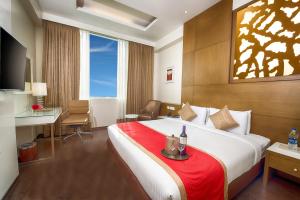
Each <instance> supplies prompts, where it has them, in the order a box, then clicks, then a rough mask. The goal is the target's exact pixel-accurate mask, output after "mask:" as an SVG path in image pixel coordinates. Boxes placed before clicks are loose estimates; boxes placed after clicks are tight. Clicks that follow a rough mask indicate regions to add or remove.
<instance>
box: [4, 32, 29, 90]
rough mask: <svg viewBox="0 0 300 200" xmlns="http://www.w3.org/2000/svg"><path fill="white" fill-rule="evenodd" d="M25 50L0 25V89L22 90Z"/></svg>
mask: <svg viewBox="0 0 300 200" xmlns="http://www.w3.org/2000/svg"><path fill="white" fill-rule="evenodd" d="M26 51H27V49H26V48H25V47H24V46H23V45H22V44H21V43H19V42H18V41H17V40H16V39H15V38H14V37H13V36H11V35H10V34H9V33H8V32H6V31H5V30H4V29H3V28H1V27H0V90H24V87H25V68H26Z"/></svg>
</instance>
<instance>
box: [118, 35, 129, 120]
mask: <svg viewBox="0 0 300 200" xmlns="http://www.w3.org/2000/svg"><path fill="white" fill-rule="evenodd" d="M127 77H128V42H127V41H125V40H118V75H117V80H118V81H117V82H118V86H117V98H118V107H119V109H118V110H119V112H118V117H119V118H123V117H124V115H125V114H126V102H127Z"/></svg>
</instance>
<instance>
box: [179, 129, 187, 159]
mask: <svg viewBox="0 0 300 200" xmlns="http://www.w3.org/2000/svg"><path fill="white" fill-rule="evenodd" d="M185 130H186V126H185V125H183V127H182V132H181V134H180V136H179V148H178V150H179V152H180V155H181V156H184V155H185V154H186V150H185V148H186V144H187V135H186V132H185Z"/></svg>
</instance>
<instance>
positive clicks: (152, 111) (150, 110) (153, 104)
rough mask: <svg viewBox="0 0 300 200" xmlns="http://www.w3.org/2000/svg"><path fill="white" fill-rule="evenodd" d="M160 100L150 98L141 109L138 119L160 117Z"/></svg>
mask: <svg viewBox="0 0 300 200" xmlns="http://www.w3.org/2000/svg"><path fill="white" fill-rule="evenodd" d="M160 105H161V102H160V101H156V100H150V101H148V103H147V104H146V106H145V107H144V108H143V109H141V111H140V114H139V117H138V119H139V120H154V119H156V118H157V117H158V115H159V111H160Z"/></svg>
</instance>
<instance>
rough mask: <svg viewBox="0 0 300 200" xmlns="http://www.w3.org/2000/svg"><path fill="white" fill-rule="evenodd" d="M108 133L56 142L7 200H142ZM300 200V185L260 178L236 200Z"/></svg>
mask: <svg viewBox="0 0 300 200" xmlns="http://www.w3.org/2000/svg"><path fill="white" fill-rule="evenodd" d="M107 137H108V136H107V132H106V130H105V129H103V130H98V131H95V135H94V137H90V136H85V137H84V138H85V142H84V143H81V142H80V140H79V138H77V137H74V138H72V139H70V140H68V141H67V142H66V143H65V144H63V143H61V142H59V141H57V143H56V150H57V151H56V158H55V159H54V160H51V161H45V162H42V163H39V164H35V165H29V166H25V167H22V168H21V169H20V176H19V177H18V178H17V180H16V182H15V184H14V185H13V186H12V188H11V189H10V190H9V192H8V193H7V195H6V197H5V198H4V199H5V200H9V199H13V200H31V199H32V200H48V199H49V200H52V199H55V200H56V199H57V200H69V199H70V200H77V199H78V200H90V199H91V200H93V199H95V200H96V199H97V200H98V199H101V200H106V199H107V200H115V199H116V200H118V199H120V200H127V199H128V200H134V199H140V198H139V195H138V194H136V193H135V191H134V190H133V187H132V186H131V183H130V182H128V181H127V180H126V178H125V176H124V175H123V174H122V171H121V170H120V168H119V166H118V165H116V163H115V160H114V159H112V156H111V154H110V151H109V150H108V149H107V145H106V140H107ZM255 199H265V200H281V199H288V200H300V185H298V184H295V183H293V182H289V181H287V180H284V179H281V178H277V177H274V178H272V179H271V180H270V182H269V184H268V186H267V187H266V188H265V189H264V188H263V187H262V178H261V177H259V178H257V179H256V180H255V181H254V182H253V183H252V184H251V185H250V186H249V187H247V188H246V189H245V190H244V191H242V192H241V193H240V194H239V195H238V196H237V197H236V198H235V200H255Z"/></svg>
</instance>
